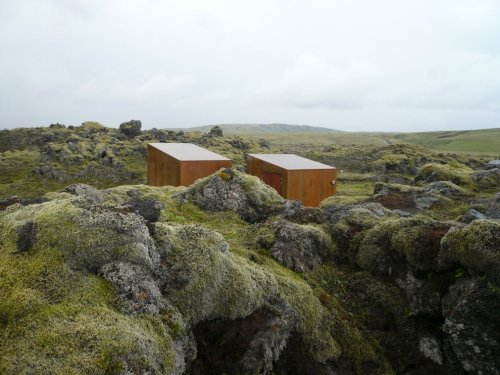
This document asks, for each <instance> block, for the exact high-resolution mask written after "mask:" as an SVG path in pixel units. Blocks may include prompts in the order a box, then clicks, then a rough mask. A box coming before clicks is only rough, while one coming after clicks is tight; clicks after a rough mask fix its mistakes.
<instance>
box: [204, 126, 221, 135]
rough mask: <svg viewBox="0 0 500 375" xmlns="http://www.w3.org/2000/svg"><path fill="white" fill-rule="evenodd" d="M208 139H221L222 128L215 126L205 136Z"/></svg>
mask: <svg viewBox="0 0 500 375" xmlns="http://www.w3.org/2000/svg"><path fill="white" fill-rule="evenodd" d="M207 135H208V136H209V137H223V136H224V135H223V134H222V128H221V127H220V126H218V125H215V126H214V127H213V128H212V129H210V131H209V132H208V134H207Z"/></svg>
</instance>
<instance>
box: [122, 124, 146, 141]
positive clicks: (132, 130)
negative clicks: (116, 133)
mask: <svg viewBox="0 0 500 375" xmlns="http://www.w3.org/2000/svg"><path fill="white" fill-rule="evenodd" d="M141 126H142V124H141V122H140V121H139V120H130V121H127V122H124V123H122V124H120V129H119V130H120V133H121V134H124V135H125V136H127V137H128V138H133V137H137V136H138V135H140V134H141Z"/></svg>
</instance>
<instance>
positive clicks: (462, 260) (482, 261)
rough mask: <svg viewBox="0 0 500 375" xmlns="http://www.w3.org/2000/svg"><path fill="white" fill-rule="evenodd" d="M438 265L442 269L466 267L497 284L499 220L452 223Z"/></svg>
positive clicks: (499, 277)
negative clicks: (463, 223)
mask: <svg viewBox="0 0 500 375" xmlns="http://www.w3.org/2000/svg"><path fill="white" fill-rule="evenodd" d="M441 248H442V250H441V253H440V257H439V264H440V266H441V267H442V268H449V267H466V268H467V269H468V270H470V271H471V272H473V273H474V274H477V275H481V276H486V277H487V278H488V280H490V281H492V282H493V283H495V284H496V285H500V222H499V221H498V220H475V221H473V222H472V223H470V224H468V225H465V226H455V227H453V228H452V229H451V230H450V231H449V232H448V233H447V234H446V236H444V238H443V240H442V243H441Z"/></svg>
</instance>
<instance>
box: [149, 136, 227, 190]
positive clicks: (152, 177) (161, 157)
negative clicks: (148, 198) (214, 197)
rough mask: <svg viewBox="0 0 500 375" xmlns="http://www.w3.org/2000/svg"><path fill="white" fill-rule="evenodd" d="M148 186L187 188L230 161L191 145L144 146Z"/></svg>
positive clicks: (150, 144)
mask: <svg viewBox="0 0 500 375" xmlns="http://www.w3.org/2000/svg"><path fill="white" fill-rule="evenodd" d="M147 151H148V184H149V185H153V186H164V185H171V186H189V185H191V184H192V183H193V182H195V181H196V180H197V179H199V178H203V177H206V176H209V175H211V174H212V173H214V172H216V171H218V170H219V169H220V168H226V167H227V168H230V167H231V166H232V161H231V160H230V159H228V158H225V157H224V156H221V155H219V154H216V153H215V152H212V151H208V150H206V149H204V148H201V147H198V146H196V145H193V144H192V143H148V150H147Z"/></svg>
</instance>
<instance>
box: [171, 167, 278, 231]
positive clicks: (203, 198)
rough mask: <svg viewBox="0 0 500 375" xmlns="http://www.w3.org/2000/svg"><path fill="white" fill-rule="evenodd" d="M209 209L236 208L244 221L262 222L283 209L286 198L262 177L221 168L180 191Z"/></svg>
mask: <svg viewBox="0 0 500 375" xmlns="http://www.w3.org/2000/svg"><path fill="white" fill-rule="evenodd" d="M179 199H180V200H181V201H189V202H192V203H194V204H196V205H197V206H199V207H200V208H202V209H203V210H207V211H234V212H236V213H237V214H238V215H239V216H240V217H241V218H242V219H243V220H247V221H250V222H255V221H262V220H264V219H265V218H267V217H268V216H270V215H272V214H275V213H277V212H278V211H279V210H281V209H282V208H283V204H284V199H283V198H282V197H281V196H280V195H279V194H278V193H277V192H276V190H274V189H273V188H271V187H270V186H268V185H266V184H265V183H263V182H262V181H261V180H260V179H259V178H257V177H255V176H250V175H247V174H245V173H242V172H239V171H237V170H235V169H229V168H226V169H221V170H220V171H218V172H216V173H214V174H213V175H211V176H208V177H206V178H203V179H201V180H198V181H196V182H195V183H194V184H193V185H191V186H190V187H189V188H188V189H187V190H186V191H184V192H182V193H181V194H179Z"/></svg>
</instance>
